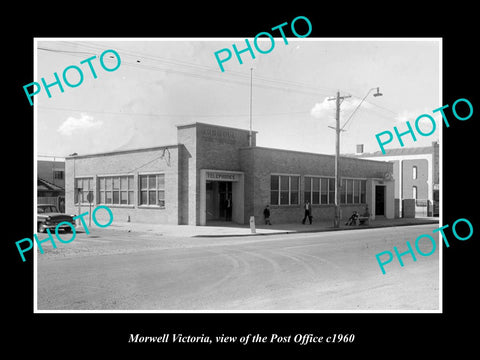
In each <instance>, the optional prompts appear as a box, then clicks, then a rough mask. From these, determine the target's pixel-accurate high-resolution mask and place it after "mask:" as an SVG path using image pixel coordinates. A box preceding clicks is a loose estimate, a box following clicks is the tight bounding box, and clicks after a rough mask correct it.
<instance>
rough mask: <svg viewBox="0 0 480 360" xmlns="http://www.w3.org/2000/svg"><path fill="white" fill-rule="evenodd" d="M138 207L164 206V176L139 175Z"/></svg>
mask: <svg viewBox="0 0 480 360" xmlns="http://www.w3.org/2000/svg"><path fill="white" fill-rule="evenodd" d="M139 183H140V196H139V200H140V205H154V206H162V207H163V206H165V174H151V175H140V176H139Z"/></svg>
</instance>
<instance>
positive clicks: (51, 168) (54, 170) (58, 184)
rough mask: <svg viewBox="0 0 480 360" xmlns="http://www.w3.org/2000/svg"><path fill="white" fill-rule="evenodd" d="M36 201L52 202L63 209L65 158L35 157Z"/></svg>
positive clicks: (42, 202) (41, 202) (39, 202)
mask: <svg viewBox="0 0 480 360" xmlns="http://www.w3.org/2000/svg"><path fill="white" fill-rule="evenodd" d="M37 203H38V204H53V205H56V206H57V208H58V209H59V210H60V211H61V212H63V211H64V210H65V159H64V158H60V157H53V156H52V157H39V158H38V159H37Z"/></svg>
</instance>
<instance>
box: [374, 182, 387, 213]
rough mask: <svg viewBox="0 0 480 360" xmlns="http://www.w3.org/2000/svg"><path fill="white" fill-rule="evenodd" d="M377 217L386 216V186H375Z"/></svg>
mask: <svg viewBox="0 0 480 360" xmlns="http://www.w3.org/2000/svg"><path fill="white" fill-rule="evenodd" d="M375 216H385V185H375Z"/></svg>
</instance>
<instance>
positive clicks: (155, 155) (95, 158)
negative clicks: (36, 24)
mask: <svg viewBox="0 0 480 360" xmlns="http://www.w3.org/2000/svg"><path fill="white" fill-rule="evenodd" d="M301 20H302V19H299V20H298V21H297V22H298V23H300V21H301ZM307 20H308V19H307ZM303 21H304V22H305V20H303ZM232 44H233V45H232ZM441 48H442V41H441V39H436V38H425V39H408V38H406V39H318V38H296V37H295V36H293V38H292V37H289V38H288V39H287V38H285V39H283V38H282V37H279V38H278V37H277V38H273V37H271V36H270V37H269V36H267V35H263V38H260V37H258V38H255V39H254V41H246V40H244V39H238V38H232V39H228V40H222V41H220V40H209V39H182V40H177V39H128V40H126V39H120V40H117V39H99V40H97V39H78V40H77V39H68V40H67V39H39V40H38V41H37V55H36V56H37V65H38V74H45V75H44V76H45V77H44V78H42V82H41V83H42V84H43V88H42V86H39V88H42V90H41V92H39V94H38V95H35V96H36V97H35V101H36V106H37V109H36V111H37V113H36V126H37V151H38V153H37V159H38V160H37V178H36V181H37V194H38V197H37V208H38V211H39V215H38V216H39V218H38V220H37V224H36V225H37V229H38V232H39V233H38V236H39V239H40V241H41V242H40V245H39V247H38V251H37V252H36V253H35V260H36V265H37V266H36V272H37V277H36V280H37V281H36V289H37V291H36V295H37V310H38V311H41V312H43V311H68V310H76V311H77V310H82V311H87V310H91V311H109V310H110V311H113V310H120V311H124V310H128V311H132V310H140V311H153V312H157V311H185V310H186V311H204V310H207V311H267V312H268V311H300V312H301V311H306V312H311V311H315V312H316V311H353V312H354V311H387V310H388V311H405V312H406V311H429V312H434V311H440V310H441V299H440V284H441V261H440V260H439V251H441V249H440V250H436V248H437V247H439V242H438V236H435V237H436V238H435V239H434V238H433V233H432V231H433V230H434V229H436V228H438V227H439V209H440V207H439V200H440V196H439V194H440V187H441V184H440V181H439V176H440V166H439V164H440V162H439V160H440V159H439V157H440V153H441V145H442V144H441V143H439V130H437V129H436V128H437V125H436V124H441V122H442V118H441V114H440V113H439V112H437V113H433V110H434V109H437V108H440V107H441V106H442V103H441V91H442V88H441V83H440V80H441V71H442V62H441ZM269 49H272V50H271V51H270V52H269V53H268V54H265V53H264V54H262V52H265V51H266V50H269ZM214 54H215V55H214ZM229 54H231V57H230V59H229V60H228V61H223V62H222V61H221V60H222V59H226V58H228V55H229ZM85 59H87V60H85ZM240 61H241V62H242V63H240ZM219 65H221V67H222V69H223V70H224V71H221V68H220V66H219ZM69 66H70V67H69ZM63 69H66V70H63ZM55 72H57V74H62V75H61V77H60V75H59V77H60V80H59V81H58V83H56V84H54V83H53V82H52V80H53V79H54V78H53V76H52V74H54V73H55ZM43 79H45V82H43V81H44V80H43ZM65 83H66V84H67V86H66V85H65ZM45 84H47V86H45ZM61 84H63V89H61V87H60V86H61ZM68 84H73V85H75V87H71V85H70V87H69V86H68ZM77 84H78V85H77ZM47 89H48V91H49V93H47V91H46V90H47ZM338 89H341V91H339V90H338ZM62 90H63V91H62ZM420 94H421V96H420ZM49 95H50V96H49ZM458 107H459V109H460V106H458ZM422 114H430V115H429V117H427V116H425V118H421V119H420V120H417V117H419V116H420V115H422ZM439 115H440V116H439ZM434 117H435V118H434ZM432 121H433V122H432ZM410 124H411V125H410ZM409 126H410V129H411V128H412V127H416V128H413V130H412V131H411V132H410V133H409V132H408V130H409ZM439 127H440V126H439ZM394 128H395V129H398V132H401V133H403V134H401V135H400V136H397V137H398V139H397V138H396V137H395V138H394V137H393V136H391V137H392V140H391V144H389V143H388V141H387V140H388V136H384V135H382V137H379V140H378V141H377V139H376V137H375V135H376V134H379V133H382V132H385V134H386V135H389V134H394V135H395V132H394ZM386 130H389V131H388V132H387V131H386ZM427 133H431V135H430V136H425V134H427ZM384 137H385V139H384ZM52 139H55V140H54V141H52ZM337 145H338V147H337ZM379 145H381V147H380V146H379ZM383 149H384V152H385V154H383V153H382V150H383ZM60 202H61V203H60ZM47 204H48V206H47ZM55 206H56V207H57V209H55ZM98 206H106V207H108V208H109V210H110V211H109V212H108V211H106V210H105V209H99V210H98V211H97V212H96V213H95V216H94V218H95V219H96V220H97V221H98V222H99V223H101V224H105V223H107V222H109V221H110V222H111V224H110V225H109V226H108V227H105V228H104V227H103V226H102V227H99V226H97V225H96V224H95V223H94V222H93V221H92V220H91V217H92V212H93V210H94V209H95V208H96V207H98ZM267 206H268V210H267V211H268V213H267V215H266V213H265V209H266V207H267ZM60 208H62V209H63V213H64V214H65V215H69V216H71V218H69V219H67V220H66V221H72V218H73V217H77V218H76V219H75V220H73V221H72V224H73V225H72V226H74V227H75V229H74V234H72V229H71V228H70V227H68V226H67V227H68V228H67V229H66V231H67V232H68V233H69V234H65V232H62V231H61V230H59V232H58V235H57V237H58V236H60V238H63V239H64V240H65V241H69V242H68V243H62V242H60V241H58V240H57V239H56V238H55V237H53V236H52V237H53V239H55V240H51V239H50V238H49V235H48V233H47V232H46V228H48V227H50V230H52V233H53V232H54V231H53V230H54V229H55V226H56V224H58V223H59V222H60V221H65V217H64V216H63V217H62V216H60V215H58V213H60ZM84 213H88V215H84V216H83V217H81V218H79V217H78V215H80V214H84ZM45 215H48V217H45ZM265 218H268V221H266V220H265ZM44 219H46V220H44ZM87 220H88V225H87ZM84 222H85V223H84ZM422 234H431V236H430V237H426V238H425V239H421V241H418V242H417V243H416V242H415V239H416V238H417V237H418V236H420V235H422ZM437 235H439V234H437ZM74 236H75V239H74V240H71V241H70V240H69V239H71V238H72V237H74ZM55 241H56V246H55V247H54V246H53V243H54V242H55ZM407 241H408V242H409V243H411V246H412V247H413V250H412V249H410V250H411V251H410V252H408V251H409V244H407ZM40 247H41V249H40ZM394 248H396V249H398V251H397V253H396V252H395V251H396V250H395V251H394ZM440 248H441V247H440ZM427 253H428V255H426V254H427ZM377 254H379V255H378V257H377Z"/></svg>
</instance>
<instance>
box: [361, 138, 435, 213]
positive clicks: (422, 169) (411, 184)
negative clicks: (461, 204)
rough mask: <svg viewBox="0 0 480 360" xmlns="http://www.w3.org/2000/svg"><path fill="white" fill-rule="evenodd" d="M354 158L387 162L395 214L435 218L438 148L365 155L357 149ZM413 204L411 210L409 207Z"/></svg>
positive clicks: (379, 152) (399, 150)
mask: <svg viewBox="0 0 480 360" xmlns="http://www.w3.org/2000/svg"><path fill="white" fill-rule="evenodd" d="M352 156H355V157H356V158H360V159H370V160H379V161H389V162H391V163H392V164H393V177H394V178H395V199H396V203H397V205H396V213H398V214H399V215H400V216H405V217H412V216H438V213H439V206H438V203H439V189H440V176H439V172H440V171H439V144H438V142H436V141H434V142H432V145H431V146H425V147H405V148H398V149H389V150H386V153H385V154H382V152H381V151H376V152H373V153H364V152H363V145H359V146H357V153H356V154H355V155H352ZM410 204H412V206H410Z"/></svg>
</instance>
